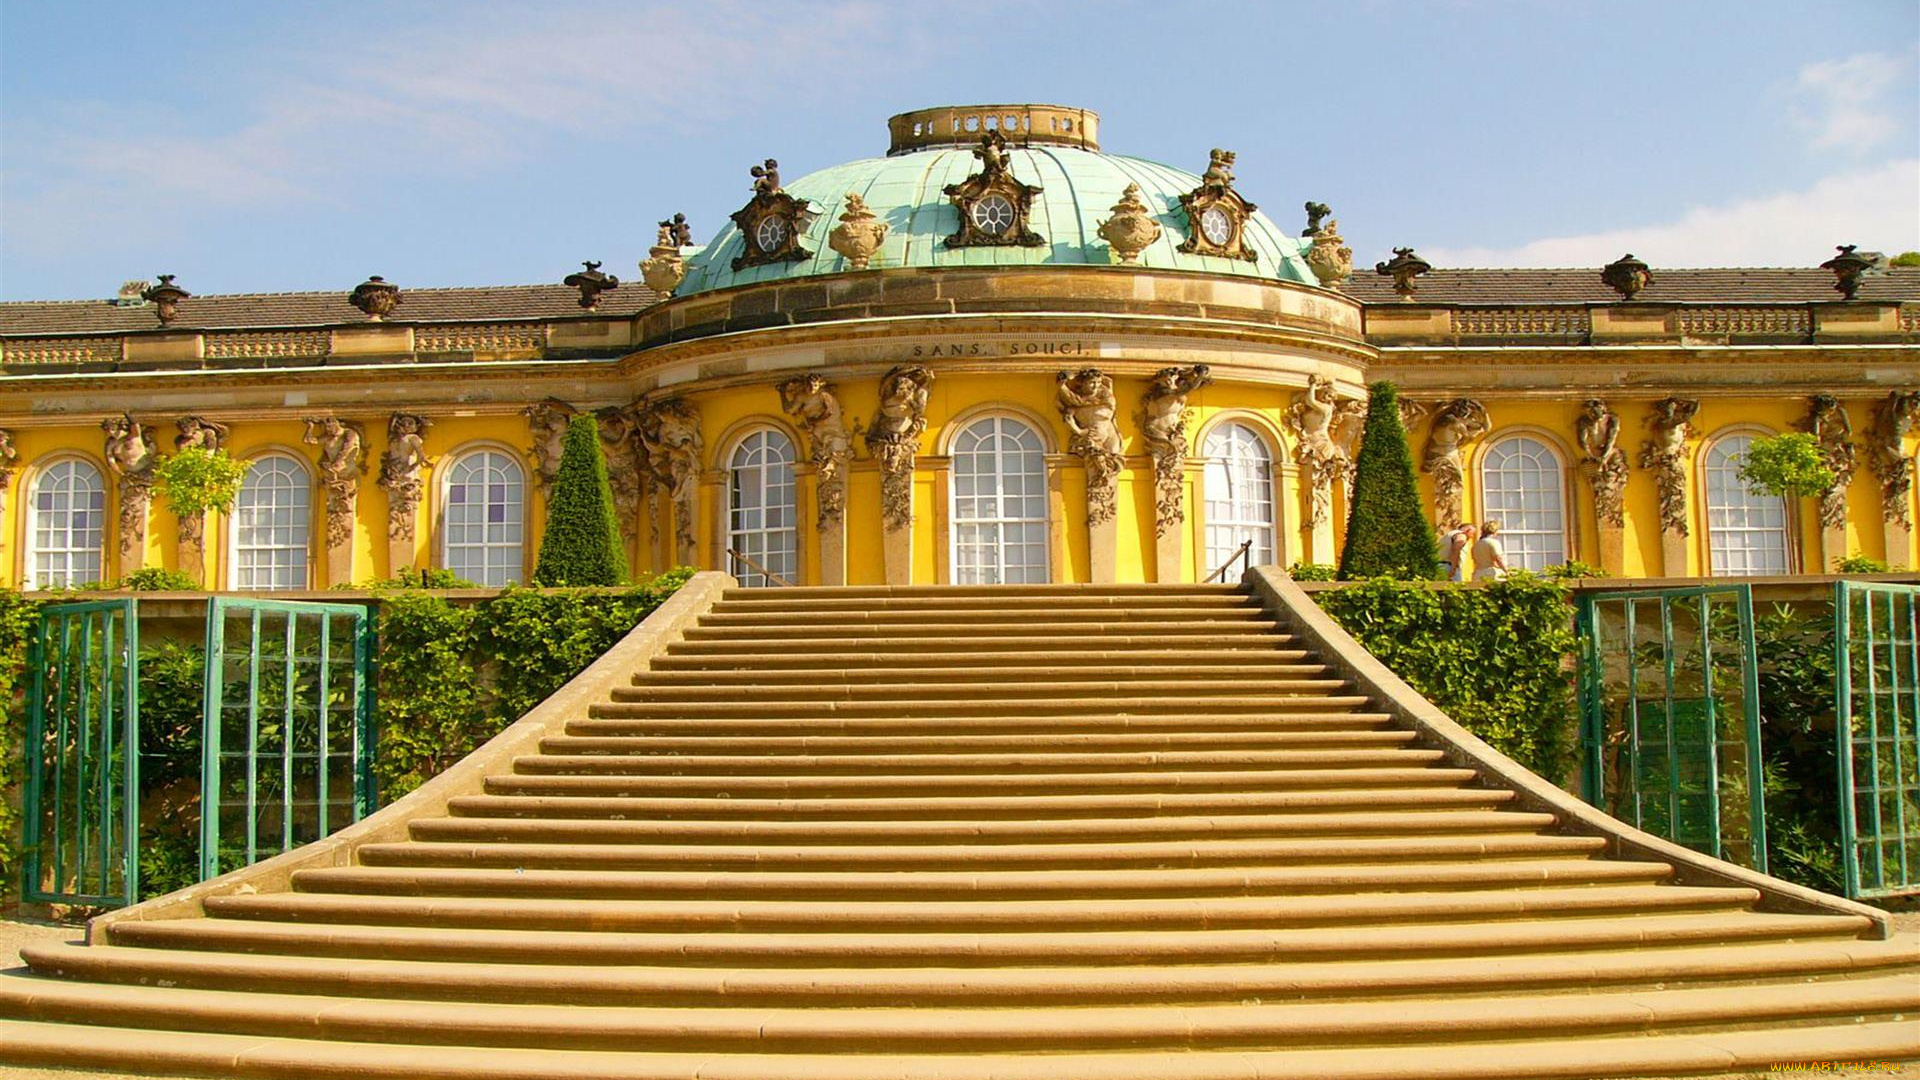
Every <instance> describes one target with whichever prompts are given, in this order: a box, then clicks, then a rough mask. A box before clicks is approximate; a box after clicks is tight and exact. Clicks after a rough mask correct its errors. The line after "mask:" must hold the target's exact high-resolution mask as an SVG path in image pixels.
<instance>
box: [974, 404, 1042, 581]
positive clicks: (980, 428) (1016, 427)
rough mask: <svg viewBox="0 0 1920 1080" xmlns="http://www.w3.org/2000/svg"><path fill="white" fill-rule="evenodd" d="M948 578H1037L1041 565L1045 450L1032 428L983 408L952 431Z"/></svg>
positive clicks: (993, 579)
mask: <svg viewBox="0 0 1920 1080" xmlns="http://www.w3.org/2000/svg"><path fill="white" fill-rule="evenodd" d="M952 453H953V514H952V518H951V523H952V526H953V581H954V584H956V585H1017V584H1023V583H1043V582H1045V581H1047V580H1048V579H1049V574H1048V566H1047V456H1046V447H1045V445H1044V444H1043V443H1041V441H1040V434H1039V432H1036V431H1034V430H1033V429H1032V428H1031V427H1028V426H1027V425H1026V424H1023V423H1021V422H1020V421H1018V420H1016V419H1014V418H1013V417H1011V416H988V417H984V418H982V419H980V420H976V421H974V422H973V423H971V424H968V425H967V426H966V428H965V429H963V430H962V431H961V432H960V433H959V434H958V435H955V436H954V438H953V447H952Z"/></svg>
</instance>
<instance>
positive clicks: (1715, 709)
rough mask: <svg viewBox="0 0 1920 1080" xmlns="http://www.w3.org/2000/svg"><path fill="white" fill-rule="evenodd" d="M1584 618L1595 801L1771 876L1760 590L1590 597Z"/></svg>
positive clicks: (1589, 765) (1587, 779) (1588, 783)
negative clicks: (1758, 651) (1759, 662)
mask: <svg viewBox="0 0 1920 1080" xmlns="http://www.w3.org/2000/svg"><path fill="white" fill-rule="evenodd" d="M1578 620H1579V630H1580V638H1581V651H1580V671H1579V676H1578V687H1579V694H1580V714H1581V740H1580V741H1581V748H1582V757H1583V761H1582V772H1581V781H1582V785H1583V792H1584V794H1585V796H1586V799H1587V801H1588V802H1590V803H1592V804H1594V805H1595V806H1598V807H1600V808H1602V809H1604V810H1606V811H1607V812H1608V813H1610V814H1612V815H1613V816H1614V817H1617V818H1620V819H1621V820H1623V821H1625V822H1627V823H1628V824H1631V825H1633V826H1635V827H1637V828H1640V829H1645V830H1646V831H1648V832H1651V833H1653V834H1655V835H1657V836H1664V837H1666V838H1667V839H1669V840H1672V841H1674V842H1675V843H1679V844H1683V845H1685V846H1687V847H1690V848H1693V849H1695V850H1696V851H1702V852H1705V853H1707V854H1709V855H1712V856H1714V857H1716V858H1721V859H1726V860H1728V861H1729V862H1735V863H1739V864H1741V865H1743V866H1750V867H1753V868H1754V869H1756V870H1761V871H1764V870H1766V868H1767V844H1766V817H1765V795H1764V792H1763V791H1762V785H1761V782H1760V777H1761V774H1762V769H1761V748H1760V708H1759V705H1760V702H1759V698H1760V691H1759V678H1758V670H1757V666H1756V664H1755V659H1754V643H1753V592H1752V589H1751V588H1750V587H1749V586H1746V585H1703V586H1690V587H1682V588H1670V589H1622V590H1616V591H1608V592H1596V593H1584V594H1582V595H1581V596H1580V599H1579V608H1578Z"/></svg>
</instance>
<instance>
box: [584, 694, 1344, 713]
mask: <svg viewBox="0 0 1920 1080" xmlns="http://www.w3.org/2000/svg"><path fill="white" fill-rule="evenodd" d="M1369 704H1372V699H1371V698H1368V697H1366V696H1365V695H1362V694H1325V693H1306V692H1301V693H1274V694H1242V695H1235V696H1231V697H1228V696H1221V697H1208V698H1205V699H1204V700H1203V701H1198V702H1197V701H1196V700H1195V698H1194V696H1193V695H1190V694H1157V695H1155V694H1127V693H1120V692H1116V693H1113V694H1109V695H1105V696H1096V695H1089V696H1087V697H1084V698H1072V697H1051V696H1049V697H1040V696H1037V695H1036V696H1033V697H1027V698H1005V697H971V698H969V697H964V696H957V697H953V698H935V699H926V698H900V699H897V700H895V699H881V700H872V701H864V700H863V701H849V700H841V701H743V700H721V701H657V700H655V699H654V698H653V696H652V693H651V692H650V691H647V690H642V689H640V688H638V687H627V686H616V687H614V688H613V700H612V701H611V702H603V703H601V704H598V705H594V706H592V707H591V708H590V709H589V710H588V715H589V716H592V717H645V716H711V717H739V718H742V719H749V720H751V719H767V718H772V717H810V716H811V717H817V716H833V715H843V714H844V715H851V716H1004V715H1019V714H1021V713H1027V714H1029V715H1034V716H1040V715H1048V716H1058V715H1062V714H1066V715H1076V714H1085V713H1089V712H1096V713H1102V714H1105V713H1114V714H1120V715H1152V714H1154V713H1157V712H1167V713H1185V712H1192V711H1194V710H1195V709H1196V707H1197V706H1199V705H1204V706H1205V709H1206V711H1207V712H1208V713H1211V714H1212V715H1214V716H1226V715H1245V714H1248V713H1253V714H1256V715H1269V714H1277V713H1285V712H1290V711H1316V710H1317V711H1326V710H1331V709H1358V708H1362V707H1364V706H1366V705H1369Z"/></svg>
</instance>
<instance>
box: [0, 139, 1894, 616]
mask: <svg viewBox="0 0 1920 1080" xmlns="http://www.w3.org/2000/svg"><path fill="white" fill-rule="evenodd" d="M876 126H877V125H876ZM888 133H889V136H890V144H889V145H888V146H887V148H886V152H885V154H884V155H883V156H875V157H871V158H865V159H862V160H858V161H852V162H846V163H841V164H829V165H825V166H823V167H818V168H812V171H808V172H806V173H805V175H799V176H797V177H795V178H792V179H789V178H788V177H787V175H786V174H789V173H795V172H798V171H799V170H795V169H792V168H791V167H790V166H785V165H782V164H781V163H779V162H778V161H776V160H774V159H768V160H766V161H764V162H762V163H761V164H758V165H755V166H753V167H752V169H751V170H750V175H743V176H741V177H740V179H741V180H742V181H743V182H742V184H741V188H742V197H743V205H742V206H741V207H740V209H739V210H738V212H736V213H734V214H733V215H732V219H731V221H729V222H727V223H725V224H724V226H723V227H721V228H720V229H718V230H717V231H716V232H714V233H713V234H712V235H711V237H710V239H708V241H707V242H706V243H705V244H704V245H699V244H696V243H695V242H694V241H695V235H694V231H693V228H692V226H690V225H689V224H688V223H687V222H686V221H685V219H684V218H680V217H678V216H675V217H671V218H669V219H668V220H666V221H663V222H662V223H661V224H660V226H659V233H658V237H657V240H656V242H655V244H654V245H653V247H652V249H651V251H650V253H649V255H648V258H647V259H646V260H645V262H643V263H642V264H641V265H640V267H639V280H628V281H619V280H617V278H616V277H615V276H613V275H610V274H607V273H606V272H604V271H603V270H601V269H600V267H599V266H598V264H593V263H589V264H586V266H585V268H584V269H583V270H581V271H579V272H575V273H572V274H569V275H566V276H565V278H564V282H563V283H560V284H552V285H529V286H502V287H490V288H462V289H435V288H422V287H416V283H414V282H388V281H384V280H382V279H381V278H380V277H373V278H370V279H369V280H367V281H366V282H364V283H361V284H360V285H359V286H358V287H356V288H352V289H351V290H348V289H344V288H343V289H341V290H338V291H335V292H324V293H286V294H243V295H228V296H202V295H195V294H193V293H191V292H190V291H189V287H190V286H191V284H192V283H191V282H188V281H182V282H178V283H176V282H174V281H173V280H172V279H171V277H170V276H168V277H162V278H161V279H160V280H159V281H157V282H151V283H135V284H134V285H133V286H132V287H129V288H127V289H124V290H123V291H122V294H121V296H120V297H118V298H116V299H112V300H86V301H59V302H37V301H36V302H20V303H7V304H0V366H3V367H4V375H0V537H4V545H5V550H6V554H5V556H4V558H0V583H4V584H13V585H23V586H27V587H35V586H62V585H79V584H83V583H87V582H93V581H101V580H112V579H114V578H117V577H122V576H125V575H127V574H129V573H131V572H133V571H134V570H137V569H139V568H142V567H169V568H179V569H184V570H187V571H188V572H190V573H194V574H197V575H198V576H199V577H200V578H201V579H202V580H203V581H204V582H205V583H206V584H208V585H209V586H211V587H215V588H225V589H270V590H301V589H313V588H325V587H329V586H334V585H340V584H346V583H354V582H365V581H370V580H375V579H380V578H385V577H389V576H392V575H394V574H397V573H399V572H402V571H405V570H408V569H412V568H421V567H427V566H434V567H444V568H446V569H448V570H451V571H453V572H454V573H456V574H457V575H459V576H460V577H463V578H466V579H470V580H472V581H475V582H477V583H480V584H483V585H489V586H492V585H503V584H506V583H508V582H511V581H518V580H522V579H523V578H525V577H526V576H527V574H528V573H529V572H530V570H531V568H532V565H533V562H534V557H535V554H536V549H537V546H538V540H539V537H540V535H541V530H542V527H543V524H544V516H545V513H546V500H547V487H548V485H549V484H550V482H551V481H552V478H553V474H554V471H555V469H556V467H557V465H558V458H559V446H560V442H561V435H562V433H563V432H564V429H565V422H566V419H567V417H569V416H570V415H573V414H576V413H592V414H594V415H596V416H597V417H598V418H599V421H600V432H601V436H602V439H603V441H604V443H605V447H606V451H607V458H608V462H609V467H610V473H611V477H612V480H613V487H614V492H615V497H616V500H617V502H618V504H619V507H620V516H621V521H622V523H623V527H624V531H625V535H626V540H627V543H628V545H629V551H628V554H629V557H630V559H631V562H632V566H633V568H634V569H635V571H636V572H641V573H644V572H649V571H657V570H660V569H663V568H666V567H670V566H674V565H694V566H699V567H703V568H709V569H724V570H727V571H729V572H731V573H733V574H735V575H736V576H737V577H739V578H740V579H741V580H742V581H743V582H744V583H746V584H750V585H758V584H768V583H792V584H842V583H844V584H879V583H895V584H899V583H1000V582H1009V583H1014V582H1197V581H1201V580H1204V579H1206V578H1208V577H1209V576H1210V575H1212V574H1213V573H1214V572H1215V571H1216V570H1217V569H1218V568H1220V567H1221V566H1222V565H1223V564H1225V563H1226V562H1228V561H1229V560H1230V559H1231V558H1233V557H1234V556H1235V555H1236V554H1237V553H1239V552H1240V551H1241V550H1242V549H1243V548H1245V549H1246V554H1247V557H1248V558H1249V560H1250V561H1251V562H1252V563H1254V564H1264V563H1278V564H1281V565H1287V564H1291V563H1295V562H1314V563H1328V562H1333V561H1335V560H1336V559H1337V556H1338V551H1339V544H1340V539H1341V537H1340V533H1341V530H1342V529H1343V527H1344V522H1345V517H1346V511H1347V507H1346V501H1347V496H1346V481H1347V479H1348V478H1349V475H1350V472H1351V469H1350V458H1351V454H1352V452H1353V449H1354V443H1355V439H1356V436H1357V433H1358V430H1359V427H1360V424H1359V421H1360V420H1361V419H1362V416H1363V413H1364V399H1365V395H1366V387H1367V384H1369V383H1370V382H1374V381H1377V380H1390V381H1392V382H1394V383H1396V384H1398V386H1399V387H1400V389H1401V394H1402V400H1403V414H1404V419H1405V420H1406V421H1407V425H1408V431H1409V437H1410V440H1411V445H1412V447H1413V450H1414V456H1415V459H1416V464H1417V465H1418V466H1419V467H1420V470H1421V479H1422V483H1423V485H1424V486H1425V493H1426V497H1427V498H1428V500H1429V501H1430V504H1431V507H1432V511H1433V517H1434V520H1435V522H1436V523H1439V524H1446V523H1449V522H1451V521H1455V520H1467V519H1482V518H1498V519H1501V520H1502V521H1503V522H1504V525H1505V533H1506V536H1507V538H1508V541H1507V545H1508V555H1509V560H1510V562H1511V563H1512V564H1513V565H1516V566H1523V567H1527V568H1531V569H1540V568H1545V567H1547V566H1551V565H1554V564H1558V563H1563V562H1566V561H1569V560H1579V561H1582V562H1586V563H1590V564H1593V565H1595V566H1598V567H1600V568H1602V569H1604V570H1605V571H1607V572H1608V573H1610V574H1614V575H1622V576H1649V577H1660V576H1669V577H1679V576H1700V575H1722V574H1729V575H1750V574H1751V575H1757V574H1780V573H1791V572H1798V571H1806V572H1820V571H1826V570H1830V569H1831V568H1832V566H1833V565H1834V563H1835V561H1836V560H1837V559H1840V558H1843V557H1847V556H1853V555H1862V556H1868V557H1872V558H1877V559H1884V560H1885V561H1887V562H1889V563H1891V564H1894V565H1896V566H1913V565H1915V564H1916V551H1915V547H1914V544H1915V538H1914V530H1913V521H1914V517H1915V514H1916V512H1917V511H1920V507H1916V506H1915V502H1914V500H1915V497H1916V496H1915V491H1914V484H1913V458H1914V454H1915V451H1916V449H1917V448H1920V433H1916V432H1914V431H1913V430H1912V429H1913V427H1914V421H1915V418H1916V416H1920V269H1888V268H1886V267H1885V265H1884V259H1876V258H1873V257H1870V256H1869V255H1867V254H1866V253H1855V252H1854V251H1853V250H1852V249H1851V248H1843V249H1841V250H1840V252H1839V254H1838V255H1836V256H1833V257H1830V258H1829V257H1827V256H1826V255H1825V254H1824V253H1821V252H1808V253H1807V256H1808V259H1807V262H1808V265H1807V267H1806V268H1803V269H1711V270H1670V269H1667V268H1664V267H1657V266H1656V267H1648V266H1646V265H1645V264H1644V263H1641V262H1640V261H1638V260H1635V259H1633V258H1632V257H1631V256H1626V257H1624V258H1623V259H1621V260H1619V261H1617V262H1615V263H1613V264H1611V265H1609V266H1608V267H1606V268H1604V269H1602V268H1598V267H1595V268H1588V269H1571V270H1500V269H1452V268H1434V267H1430V266H1429V265H1428V264H1427V263H1426V262H1425V261H1424V260H1422V259H1420V257H1419V256H1418V255H1417V254H1416V253H1415V252H1414V251H1412V250H1411V249H1405V248H1402V249H1396V251H1395V253H1393V254H1392V255H1390V256H1386V257H1384V258H1382V259H1381V260H1380V262H1379V265H1378V266H1374V265H1372V264H1371V260H1369V261H1368V262H1367V263H1366V264H1363V265H1362V266H1361V267H1360V268H1359V269H1358V271H1357V272H1356V270H1355V267H1354V266H1353V253H1352V252H1351V251H1350V250H1349V249H1348V248H1346V247H1345V246H1344V245H1343V243H1342V241H1341V237H1340V233H1339V228H1338V225H1337V223H1336V222H1335V220H1334V219H1333V218H1332V217H1331V216H1330V214H1329V211H1328V209H1327V207H1326V206H1323V205H1320V204H1317V203H1312V202H1308V203H1306V213H1305V215H1304V217H1305V220H1304V222H1303V221H1300V220H1297V219H1296V220H1293V221H1290V222H1289V223H1288V224H1286V225H1282V224H1281V223H1279V221H1278V220H1276V219H1277V218H1281V217H1293V216H1294V215H1292V214H1288V215H1279V214H1273V215H1271V216H1270V215H1269V213H1268V212H1267V211H1263V210H1261V209H1259V208H1257V207H1256V203H1257V204H1260V205H1262V206H1266V207H1267V209H1268V210H1269V211H1270V210H1272V209H1274V208H1275V207H1276V206H1298V205H1300V203H1301V202H1302V201H1304V200H1305V198H1306V197H1307V196H1310V195H1313V196H1318V195H1322V194H1325V193H1320V192H1305V191H1299V190H1290V189H1289V185H1288V182H1287V181H1284V180H1282V179H1280V178H1274V177H1264V176H1255V175H1244V176H1242V175H1236V173H1235V169H1234V156H1233V154H1232V153H1230V152H1227V151H1224V150H1218V149H1216V150H1212V151H1211V152H1209V151H1207V149H1206V147H1204V146H1202V145H1200V144H1198V143H1196V144H1195V145H1194V147H1193V148H1192V151H1191V155H1190V161H1188V162H1185V163H1184V164H1190V165H1192V166H1195V167H1196V168H1197V171H1193V172H1190V171H1187V170H1185V169H1182V168H1176V167H1172V166H1168V165H1162V164H1159V163H1156V162H1152V161H1147V160H1144V159H1141V158H1135V157H1128V156H1125V155H1123V154H1117V153H1111V152H1108V151H1107V150H1105V149H1103V147H1102V142H1101V138H1102V132H1101V130H1100V120H1099V117H1098V116H1097V115H1096V114H1094V113H1092V112H1088V111H1086V110H1082V109H1074V108H1065V107H1060V106H1050V105H1008V106H1001V105H989V106H970V107H953V108H937V109H926V110H921V111H918V112H911V113H904V114H902V115H899V116H895V117H893V118H892V119H891V120H889V121H888ZM875 134H876V136H877V135H878V131H877V130H876V132H875ZM770 149H774V150H776V151H777V152H782V153H784V152H785V148H781V147H771V148H770ZM876 149H878V146H877V140H876ZM789 161H791V159H789ZM804 164H805V165H806V166H808V167H811V166H813V165H814V164H815V163H804ZM705 180H706V181H708V182H713V183H730V182H732V181H731V180H729V179H728V178H727V177H726V176H722V175H714V176H710V177H707V178H705ZM749 181H750V184H749V183H748V182H749ZM1336 194H1337V193H1336ZM701 224H707V223H701ZM1301 225H1304V229H1302V228H1300V227H1299V226H1301ZM1833 239H1834V240H1835V242H1836V243H1839V242H1842V241H1854V240H1862V241H1865V240H1869V239H1871V238H1861V237H1847V236H1836V237H1834V238H1833ZM1381 254H1382V255H1385V253H1381ZM1823 259H1825V261H1824V262H1822V260H1823ZM1816 264H1818V265H1816ZM555 276H556V277H560V276H561V275H560V274H559V273H556V275H555ZM1794 429H1798V430H1806V431H1810V432H1812V433H1813V434H1814V435H1815V436H1816V437H1817V438H1818V439H1819V442H1820V445H1821V447H1822V448H1823V451H1824V452H1825V454H1826V456H1827V459H1828V462H1829V464H1830V465H1832V466H1833V467H1834V471H1835V473H1836V475H1837V476H1838V477H1839V483H1838V484H1837V485H1836V486H1835V487H1834V488H1833V490H1831V491H1830V492H1828V493H1826V495H1825V496H1824V497H1821V498H1818V499H1807V500H1805V501H1804V502H1798V503H1796V502H1792V501H1788V500H1782V499H1779V498H1773V497H1765V496H1761V495H1757V494H1754V493H1753V492H1751V491H1749V490H1748V489H1747V488H1746V486H1745V485H1743V484H1742V482H1741V481H1740V480H1739V478H1738V477H1737V475H1736V469H1737V467H1738V464H1739V461H1740V458H1741V455H1742V453H1743V451H1744V449H1745V448H1746V446H1747V445H1748V444H1749V442H1750V441H1751V440H1752V439H1753V438H1754V437H1756V436H1759V435H1764V434H1768V433H1774V432H1781V431H1786V430H1794ZM187 446H205V447H217V448H221V449H224V450H225V451H226V452H227V453H229V454H230V455H232V456H233V457H235V458H236V459H239V460H241V461H243V462H244V463H245V465H246V478H245V482H244V485H243V488H242V491H241V494H240V497H239V500H238V503H237V504H236V505H235V507H234V508H233V510H232V511H231V512H229V513H225V514H213V515H209V517H208V519H207V520H204V521H193V520H180V519H179V518H178V516H177V515H175V514H173V513H172V512H170V511H169V509H168V508H167V507H166V506H165V505H164V501H163V500H162V499H160V498H159V497H157V496H156V494H155V493H154V491H153V482H152V479H153V469H154V467H155V464H156V462H157V461H158V460H159V459H160V457H162V456H163V455H166V454H168V453H171V452H173V451H175V450H176V448H181V447H187ZM1236 572H1237V571H1236Z"/></svg>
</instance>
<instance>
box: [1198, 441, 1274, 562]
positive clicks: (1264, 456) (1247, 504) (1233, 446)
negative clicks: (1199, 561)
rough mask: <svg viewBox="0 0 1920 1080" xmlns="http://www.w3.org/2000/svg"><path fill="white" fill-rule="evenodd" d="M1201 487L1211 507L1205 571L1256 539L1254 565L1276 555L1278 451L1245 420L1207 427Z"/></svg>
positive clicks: (1208, 518)
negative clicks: (1275, 458)
mask: <svg viewBox="0 0 1920 1080" xmlns="http://www.w3.org/2000/svg"><path fill="white" fill-rule="evenodd" d="M1203 453H1204V454H1205V456H1206V459H1207V465H1206V472H1205V473H1204V475H1203V478H1202V481H1201V491H1202V494H1203V495H1204V496H1205V499H1206V508H1207V557H1206V559H1205V563H1206V565H1204V566H1202V567H1201V568H1200V572H1201V576H1202V577H1205V576H1206V575H1207V574H1209V573H1212V572H1213V571H1214V570H1215V569H1217V568H1219V567H1220V566H1222V565H1224V564H1225V563H1226V561H1227V560H1228V559H1231V558H1233V556H1234V553H1235V552H1238V551H1239V550H1240V545H1242V544H1244V543H1246V542H1247V541H1248V540H1251V541H1253V550H1252V551H1250V552H1248V554H1249V556H1250V557H1251V558H1252V559H1253V563H1252V565H1254V566H1266V565H1269V564H1271V563H1272V562H1273V561H1274V521H1273V502H1274V500H1273V451H1272V450H1269V449H1268V448H1267V441H1266V440H1265V439H1262V438H1261V437H1260V434H1259V433H1258V432H1256V431H1254V430H1253V429H1252V428H1250V427H1248V426H1247V425H1245V424H1235V423H1225V424H1221V425H1219V426H1217V427H1215V428H1214V429H1213V430H1212V431H1210V432H1208V433H1207V442H1206V446H1205V448H1204V450H1203Z"/></svg>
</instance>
